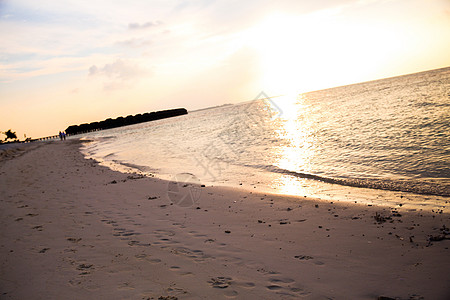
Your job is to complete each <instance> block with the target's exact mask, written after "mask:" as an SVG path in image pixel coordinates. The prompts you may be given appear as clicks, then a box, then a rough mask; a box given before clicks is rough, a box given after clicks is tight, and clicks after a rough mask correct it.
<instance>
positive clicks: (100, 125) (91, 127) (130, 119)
mask: <svg viewBox="0 0 450 300" xmlns="http://www.w3.org/2000/svg"><path fill="white" fill-rule="evenodd" d="M186 114H187V110H186V109H185V108H175V109H169V110H162V111H156V112H150V113H144V114H137V115H134V116H132V115H129V116H127V117H125V118H124V117H118V118H115V119H111V118H108V119H106V120H103V121H100V122H92V123H84V124H80V125H70V126H69V127H67V129H66V134H69V135H73V134H80V133H86V132H90V131H97V130H103V129H110V128H116V127H122V126H127V125H133V124H138V123H143V122H149V121H155V120H160V119H165V118H171V117H176V116H180V115H186Z"/></svg>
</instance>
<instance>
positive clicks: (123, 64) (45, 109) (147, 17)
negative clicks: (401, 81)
mask: <svg viewBox="0 0 450 300" xmlns="http://www.w3.org/2000/svg"><path fill="white" fill-rule="evenodd" d="M0 41H1V43H0V131H6V130H8V129H12V130H13V131H15V132H17V135H18V137H19V138H20V139H23V138H24V135H25V134H26V136H27V137H32V138H37V137H42V136H49V135H54V134H57V133H58V131H60V130H64V129H65V128H67V127H68V126H69V125H72V124H81V123H85V122H93V121H99V120H103V119H106V118H109V117H112V118H115V117H118V116H127V115H130V114H133V115H134V114H137V113H144V112H149V111H156V110H163V109H170V108H178V107H184V108H187V109H188V110H195V109H199V108H204V107H210V106H215V105H221V104H224V103H237V102H242V101H247V100H252V99H254V98H255V97H256V96H257V95H259V94H260V92H265V93H266V94H267V95H279V94H287V93H301V92H307V91H312V90H318V89H324V88H329V87H334V86H340V85H346V84H352V83H357V82H363V81H369V80H375V79H380V78H386V77H393V76H397V75H403V74H409V73H415V72H420V71H425V70H431V69H436V68H442V67H448V66H450V55H449V53H450V1H449V0H379V1H376V0H320V1H319V0H318V1H310V0H295V1H288V0H278V1H273V0H270V1H269V0H147V1H144V0H142V1H139V0H127V1H123V0H95V1H85V0H59V1H54V0H40V1H29V0H0Z"/></svg>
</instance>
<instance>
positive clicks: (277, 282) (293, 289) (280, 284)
mask: <svg viewBox="0 0 450 300" xmlns="http://www.w3.org/2000/svg"><path fill="white" fill-rule="evenodd" d="M266 288H267V289H268V290H271V291H273V292H275V293H276V294H279V295H284V296H288V297H292V298H293V299H297V298H298V297H304V296H307V295H309V294H310V293H309V292H307V291H305V290H304V289H303V288H301V287H299V286H298V285H297V284H296V283H295V280H294V279H292V278H287V277H278V276H277V277H270V278H269V285H268V286H266Z"/></svg>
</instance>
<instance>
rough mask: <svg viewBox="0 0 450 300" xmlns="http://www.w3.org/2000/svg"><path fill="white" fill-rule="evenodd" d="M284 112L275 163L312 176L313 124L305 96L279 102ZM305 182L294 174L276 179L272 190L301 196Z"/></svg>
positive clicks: (280, 121)
mask: <svg viewBox="0 0 450 300" xmlns="http://www.w3.org/2000/svg"><path fill="white" fill-rule="evenodd" d="M274 101H276V104H277V106H278V107H279V108H280V109H281V110H282V113H281V114H280V117H279V122H277V123H276V126H277V127H276V129H275V134H276V135H277V137H278V138H279V139H280V140H282V141H283V142H282V143H280V147H278V148H277V149H276V150H275V151H276V153H274V154H275V161H274V162H273V164H274V165H275V166H276V167H278V168H280V169H282V170H288V171H291V172H297V173H310V172H311V160H312V159H313V157H314V155H315V152H316V149H315V147H314V122H313V120H312V119H311V117H310V113H309V112H310V111H311V106H310V105H309V104H308V103H307V99H306V97H305V96H304V95H302V94H300V95H298V96H283V97H279V98H277V99H274ZM305 181H306V179H301V178H296V177H293V176H291V175H281V176H275V177H274V178H273V181H272V183H271V187H272V188H274V189H276V190H278V191H280V192H282V193H286V194H291V195H292V194H297V195H298V194H302V192H304V186H305V184H306V182H305Z"/></svg>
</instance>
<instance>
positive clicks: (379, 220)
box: [373, 212, 392, 224]
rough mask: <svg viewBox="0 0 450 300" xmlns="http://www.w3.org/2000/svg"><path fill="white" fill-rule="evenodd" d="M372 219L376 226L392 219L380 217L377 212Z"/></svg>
mask: <svg viewBox="0 0 450 300" xmlns="http://www.w3.org/2000/svg"><path fill="white" fill-rule="evenodd" d="M373 218H374V219H375V221H376V222H377V223H378V224H381V223H384V222H386V221H387V220H391V219H392V218H391V217H384V216H382V215H381V214H380V213H378V212H376V213H375V216H374V217H373Z"/></svg>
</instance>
